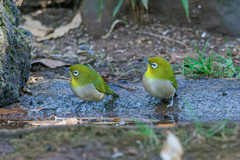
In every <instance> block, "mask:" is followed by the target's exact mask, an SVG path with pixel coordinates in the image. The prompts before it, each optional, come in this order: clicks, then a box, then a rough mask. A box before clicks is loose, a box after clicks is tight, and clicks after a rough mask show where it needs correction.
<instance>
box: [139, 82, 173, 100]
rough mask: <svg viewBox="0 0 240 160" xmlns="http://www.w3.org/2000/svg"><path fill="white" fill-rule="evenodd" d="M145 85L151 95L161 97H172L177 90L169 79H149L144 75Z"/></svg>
mask: <svg viewBox="0 0 240 160" xmlns="http://www.w3.org/2000/svg"><path fill="white" fill-rule="evenodd" d="M143 87H144V89H145V90H146V91H147V92H148V93H149V94H150V95H152V96H153V97H157V98H161V99H167V98H171V97H172V96H173V95H174V94H175V92H176V89H175V88H174V87H173V85H172V83H171V82H170V81H169V80H159V79H154V78H151V79H147V78H145V77H143Z"/></svg>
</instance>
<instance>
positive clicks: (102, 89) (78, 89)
mask: <svg viewBox="0 0 240 160" xmlns="http://www.w3.org/2000/svg"><path fill="white" fill-rule="evenodd" d="M69 70H70V74H71V76H72V79H71V89H72V91H73V93H74V94H75V95H76V96H77V97H78V98H80V99H82V100H84V101H89V102H100V101H102V100H103V99H104V97H105V95H112V96H113V97H114V98H118V97H119V96H118V94H117V93H115V92H114V91H112V90H111V89H110V88H109V86H108V85H107V83H106V82H105V81H104V80H103V78H102V77H101V76H100V75H99V74H98V73H97V72H96V71H95V70H93V69H92V68H89V67H88V66H85V65H82V64H76V65H73V66H71V67H70V68H69ZM80 105H81V104H80ZM76 109H77V108H76ZM76 109H75V110H76Z"/></svg>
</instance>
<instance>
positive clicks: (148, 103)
mask: <svg viewBox="0 0 240 160" xmlns="http://www.w3.org/2000/svg"><path fill="white" fill-rule="evenodd" d="M152 98H153V96H151V97H150V98H149V100H148V102H147V106H149V105H150V103H151V102H150V100H151V99H152Z"/></svg>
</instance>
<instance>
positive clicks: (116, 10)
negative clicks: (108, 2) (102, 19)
mask: <svg viewBox="0 0 240 160" xmlns="http://www.w3.org/2000/svg"><path fill="white" fill-rule="evenodd" d="M122 3H123V0H119V1H118V4H117V7H116V8H115V9H114V11H113V16H112V17H113V18H114V17H115V16H116V14H117V12H118V11H119V9H120V7H121V5H122Z"/></svg>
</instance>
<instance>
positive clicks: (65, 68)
mask: <svg viewBox="0 0 240 160" xmlns="http://www.w3.org/2000/svg"><path fill="white" fill-rule="evenodd" d="M61 69H64V70H66V71H68V72H70V69H69V68H68V67H61Z"/></svg>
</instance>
